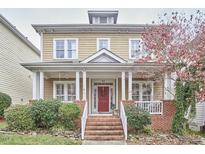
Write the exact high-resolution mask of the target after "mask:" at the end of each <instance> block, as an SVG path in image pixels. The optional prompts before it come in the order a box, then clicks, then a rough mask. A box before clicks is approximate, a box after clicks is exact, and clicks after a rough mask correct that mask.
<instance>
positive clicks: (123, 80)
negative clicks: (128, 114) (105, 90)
mask: <svg viewBox="0 0 205 154" xmlns="http://www.w3.org/2000/svg"><path fill="white" fill-rule="evenodd" d="M121 80H122V86H121V87H122V89H121V90H122V100H125V72H122V77H121Z"/></svg>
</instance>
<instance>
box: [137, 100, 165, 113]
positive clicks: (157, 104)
mask: <svg viewBox="0 0 205 154" xmlns="http://www.w3.org/2000/svg"><path fill="white" fill-rule="evenodd" d="M135 104H136V106H137V107H139V108H141V109H143V110H145V111H147V112H149V113H150V114H163V101H135Z"/></svg>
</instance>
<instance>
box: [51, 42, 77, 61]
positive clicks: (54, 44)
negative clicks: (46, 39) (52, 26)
mask: <svg viewBox="0 0 205 154" xmlns="http://www.w3.org/2000/svg"><path fill="white" fill-rule="evenodd" d="M57 40H63V41H64V58H57V57H56V41H57ZM68 40H75V41H76V53H75V57H73V58H68V52H67V49H68V44H67V41H68ZM53 59H70V60H75V59H78V38H54V39H53Z"/></svg>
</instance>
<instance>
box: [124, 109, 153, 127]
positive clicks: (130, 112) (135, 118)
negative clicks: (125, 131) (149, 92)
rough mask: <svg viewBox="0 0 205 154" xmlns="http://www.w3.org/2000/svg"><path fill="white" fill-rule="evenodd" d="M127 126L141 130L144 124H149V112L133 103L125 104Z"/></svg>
mask: <svg viewBox="0 0 205 154" xmlns="http://www.w3.org/2000/svg"><path fill="white" fill-rule="evenodd" d="M125 112H126V115H127V122H128V127H129V128H131V129H134V130H135V131H139V130H143V129H144V127H145V126H147V125H150V124H151V117H150V114H149V113H148V112H146V111H144V110H143V109H140V108H138V107H136V106H135V105H128V106H125Z"/></svg>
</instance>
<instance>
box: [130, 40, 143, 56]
mask: <svg viewBox="0 0 205 154" xmlns="http://www.w3.org/2000/svg"><path fill="white" fill-rule="evenodd" d="M140 54H141V40H131V57H132V58H139V57H140Z"/></svg>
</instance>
